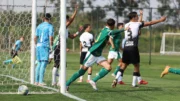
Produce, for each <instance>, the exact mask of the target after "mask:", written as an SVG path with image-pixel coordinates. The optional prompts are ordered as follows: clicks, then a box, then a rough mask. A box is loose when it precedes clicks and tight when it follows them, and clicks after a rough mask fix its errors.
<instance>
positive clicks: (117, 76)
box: [115, 71, 121, 79]
mask: <svg viewBox="0 0 180 101" xmlns="http://www.w3.org/2000/svg"><path fill="white" fill-rule="evenodd" d="M120 76H121V72H120V71H118V72H117V74H116V78H115V79H118V78H119V77H120Z"/></svg>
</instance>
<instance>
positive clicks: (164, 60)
mask: <svg viewBox="0 0 180 101" xmlns="http://www.w3.org/2000/svg"><path fill="white" fill-rule="evenodd" d="M105 56H106V55H105ZM27 57H29V56H27ZM148 59H149V57H148V55H146V54H141V64H140V65H141V66H140V68H141V75H142V77H143V79H145V80H147V81H148V82H149V84H148V85H143V86H142V85H140V87H139V88H132V87H131V82H132V73H133V66H132V65H130V66H129V67H128V68H127V70H126V71H125V73H124V78H123V81H124V82H125V83H126V85H117V87H116V88H111V83H112V80H113V77H112V76H111V73H112V72H113V70H114V69H113V70H112V71H111V73H109V74H108V75H107V76H105V77H104V78H103V79H101V80H99V81H98V82H97V87H98V89H99V90H98V91H94V90H93V89H92V88H91V86H90V85H89V84H88V83H86V82H85V81H86V78H87V73H86V74H85V77H84V82H83V83H77V82H74V83H73V84H72V85H71V86H70V90H69V93H71V94H74V95H76V96H78V97H80V98H83V99H86V100H88V101H119V100H121V101H170V100H171V101H178V99H180V96H179V92H180V89H179V88H180V80H179V77H180V76H179V75H174V74H168V75H166V76H165V77H164V78H160V73H161V71H162V70H163V69H164V67H165V65H171V66H172V67H177V68H178V67H179V63H180V60H179V56H170V55H168V56H164V55H152V64H151V65H149V64H148V63H149V60H148ZM26 62H28V61H25V62H24V63H23V64H21V66H22V67H23V66H27V67H28V65H29V63H26ZM116 64H117V61H114V63H113V65H112V67H113V68H115V67H116ZM8 66H9V67H8ZM8 66H6V67H2V66H1V67H2V68H1V71H3V70H4V71H5V72H1V73H9V72H8V69H7V68H10V65H8ZM22 67H18V68H21V69H19V70H18V72H20V71H21V70H22ZM52 67H53V63H51V64H50V65H48V67H47V69H46V76H45V82H46V83H48V84H49V85H50V82H51V69H52ZM14 69H16V68H14ZM14 69H12V70H11V73H12V72H13V70H14ZM78 69H79V54H76V53H68V55H67V79H68V78H70V76H71V75H72V74H73V73H74V72H75V71H77V70H78ZM100 69H101V67H100V66H97V65H94V66H93V74H92V77H95V74H96V73H97V72H98V71H99V70H100ZM24 71H25V70H24ZM27 72H29V71H28V70H27ZM22 74H24V73H22ZM14 75H15V74H14ZM16 75H17V73H16ZM28 75H29V73H27V77H26V78H25V79H26V80H29V79H28ZM17 76H18V75H17ZM6 80H8V79H5V78H3V79H2V78H1V81H3V83H4V82H5V83H6ZM7 84H8V82H7ZM8 87H9V86H8V85H6V86H4V87H3V86H2V87H1V86H0V91H2V90H3V89H5V88H6V90H7V89H8ZM10 87H11V86H10ZM10 89H16V86H12V87H11V88H10ZM36 89H38V88H33V87H30V90H36ZM0 99H1V100H0V101H25V100H26V101H50V100H53V101H71V100H72V99H70V98H67V97H65V96H63V95H61V94H58V93H55V94H48V95H40V94H32V95H28V96H22V95H0Z"/></svg>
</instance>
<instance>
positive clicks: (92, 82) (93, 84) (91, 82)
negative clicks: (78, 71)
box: [89, 80, 98, 91]
mask: <svg viewBox="0 0 180 101" xmlns="http://www.w3.org/2000/svg"><path fill="white" fill-rule="evenodd" d="M89 83H90V84H91V86H92V87H93V89H94V90H96V91H97V90H98V89H97V87H96V83H95V82H94V81H92V80H89Z"/></svg>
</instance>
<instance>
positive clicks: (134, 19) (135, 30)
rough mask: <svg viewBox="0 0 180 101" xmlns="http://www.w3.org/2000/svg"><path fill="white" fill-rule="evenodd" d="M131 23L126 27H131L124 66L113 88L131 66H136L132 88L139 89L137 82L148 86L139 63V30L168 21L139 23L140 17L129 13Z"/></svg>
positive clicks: (127, 32)
mask: <svg viewBox="0 0 180 101" xmlns="http://www.w3.org/2000/svg"><path fill="white" fill-rule="evenodd" d="M129 19H130V22H129V23H127V24H126V25H125V28H126V27H129V29H128V30H127V31H125V39H126V42H125V46H124V50H123V58H122V61H123V65H122V67H121V69H120V70H119V71H118V73H117V75H116V79H115V80H113V83H112V87H116V84H117V81H118V80H117V79H118V78H119V76H120V75H123V72H124V70H125V69H126V67H127V66H128V65H129V64H133V65H134V72H133V80H132V87H137V84H136V82H137V80H138V84H148V82H147V81H145V80H142V78H141V75H140V71H139V67H140V66H139V63H140V56H139V50H138V39H139V35H140V34H139V29H140V28H141V27H146V26H150V25H154V24H157V23H160V22H163V21H165V20H166V17H161V18H160V19H158V20H153V21H150V22H138V15H137V13H136V12H131V13H129Z"/></svg>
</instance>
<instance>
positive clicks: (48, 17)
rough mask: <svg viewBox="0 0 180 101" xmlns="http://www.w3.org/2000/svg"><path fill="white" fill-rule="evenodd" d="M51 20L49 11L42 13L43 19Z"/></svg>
mask: <svg viewBox="0 0 180 101" xmlns="http://www.w3.org/2000/svg"><path fill="white" fill-rule="evenodd" d="M50 20H51V14H50V13H46V14H45V15H44V21H50Z"/></svg>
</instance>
